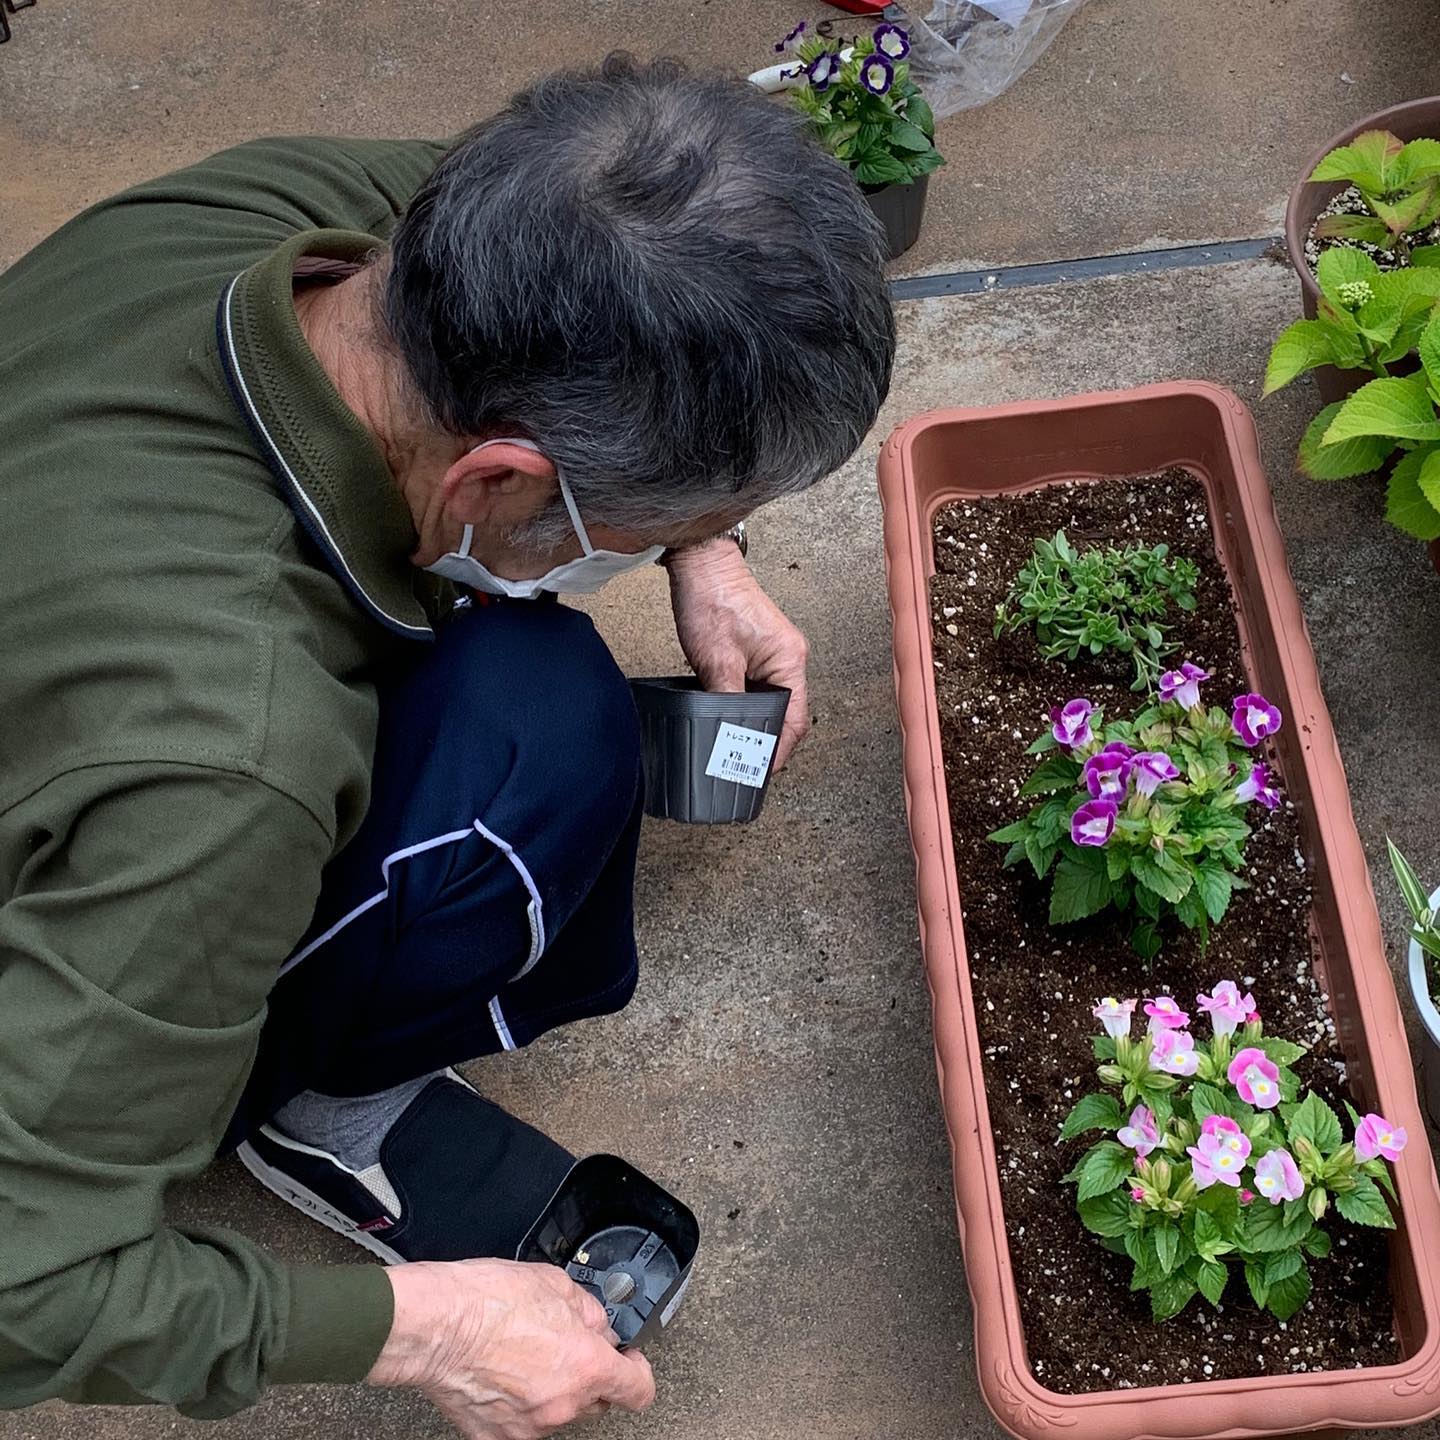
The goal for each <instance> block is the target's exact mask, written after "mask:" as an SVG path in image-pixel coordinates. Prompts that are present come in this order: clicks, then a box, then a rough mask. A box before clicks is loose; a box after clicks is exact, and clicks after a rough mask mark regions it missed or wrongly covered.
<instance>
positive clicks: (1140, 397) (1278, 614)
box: [880, 383, 1440, 1440]
mask: <svg viewBox="0 0 1440 1440" xmlns="http://www.w3.org/2000/svg"><path fill="white" fill-rule="evenodd" d="M1172 465H1183V466H1185V467H1187V468H1188V469H1190V470H1191V471H1192V472H1194V473H1195V474H1197V475H1199V476H1200V477H1201V478H1202V479H1203V481H1204V484H1205V487H1206V491H1207V494H1208V497H1209V502H1210V507H1211V512H1212V523H1213V527H1214V538H1215V544H1216V549H1217V551H1218V553H1219V556H1220V559H1221V562H1222V563H1223V565H1224V566H1225V568H1226V570H1227V572H1228V574H1229V576H1230V579H1231V581H1232V583H1233V585H1234V587H1235V591H1236V597H1237V600H1238V602H1239V614H1238V617H1237V618H1238V621H1239V627H1240V636H1241V640H1242V644H1243V647H1244V651H1245V657H1246V668H1247V671H1248V673H1249V675H1250V678H1251V680H1252V681H1253V683H1254V685H1255V687H1256V688H1257V689H1258V690H1261V691H1263V692H1264V693H1265V694H1266V695H1268V696H1270V697H1271V699H1273V700H1274V701H1275V702H1276V703H1277V704H1279V705H1280V706H1281V707H1282V709H1283V710H1284V711H1285V713H1286V715H1287V717H1293V720H1294V723H1287V724H1286V726H1285V728H1284V730H1283V731H1281V733H1280V735H1279V737H1278V738H1279V751H1280V761H1281V768H1282V770H1283V774H1284V779H1285V784H1286V789H1287V791H1288V793H1289V794H1290V796H1291V797H1292V798H1293V799H1294V801H1295V804H1296V806H1297V809H1298V811H1299V812H1300V815H1301V823H1302V828H1303V832H1304V835H1305V842H1306V846H1307V849H1308V851H1309V854H1310V856H1311V858H1312V860H1313V865H1314V890H1315V901H1314V910H1313V914H1312V916H1311V922H1312V927H1313V931H1314V934H1315V936H1316V937H1317V942H1318V949H1319V965H1320V967H1321V971H1322V976H1321V978H1322V979H1323V981H1324V983H1325V986H1326V988H1327V990H1328V993H1329V995H1330V1000H1331V1006H1332V1008H1333V1011H1334V1015H1335V1020H1336V1025H1337V1029H1338V1031H1339V1036H1340V1043H1341V1045H1342V1046H1343V1048H1344V1050H1345V1053H1346V1057H1347V1060H1348V1063H1349V1068H1350V1080H1351V1085H1352V1088H1353V1090H1354V1093H1355V1096H1356V1099H1357V1101H1360V1102H1363V1104H1362V1108H1366V1107H1369V1108H1373V1109H1376V1110H1379V1111H1381V1112H1382V1113H1384V1114H1386V1115H1388V1116H1389V1117H1390V1118H1391V1119H1392V1120H1394V1121H1396V1122H1397V1123H1399V1124H1401V1125H1405V1126H1406V1127H1407V1128H1408V1129H1409V1130H1410V1133H1411V1134H1412V1135H1413V1136H1415V1137H1416V1139H1417V1140H1418V1141H1419V1142H1420V1143H1418V1144H1412V1145H1411V1146H1410V1147H1409V1149H1408V1150H1406V1152H1405V1154H1404V1155H1403V1157H1402V1159H1401V1161H1400V1164H1399V1165H1398V1167H1397V1172H1396V1180H1397V1182H1398V1185H1399V1191H1400V1199H1401V1210H1402V1218H1401V1226H1400V1229H1399V1230H1397V1231H1396V1232H1395V1233H1394V1238H1393V1241H1392V1244H1391V1290H1392V1294H1393V1295H1394V1300H1395V1327H1396V1333H1397V1337H1398V1339H1399V1342H1400V1348H1401V1352H1402V1354H1403V1355H1404V1357H1405V1358H1404V1359H1403V1360H1402V1361H1400V1362H1399V1363H1398V1364H1395V1365H1391V1366H1386V1367H1383V1368H1369V1369H1362V1370H1338V1371H1324V1372H1312V1373H1308V1374H1298V1375H1285V1376H1279V1377H1277V1376H1274V1375H1265V1376H1257V1377H1255V1378H1253V1379H1244V1380H1225V1381H1206V1382H1203V1383H1199V1384H1193V1385H1184V1386H1163V1387H1154V1388H1150V1389H1134V1390H1113V1391H1098V1392H1093V1393H1089V1394H1084V1395H1064V1394H1060V1393H1058V1392H1055V1391H1052V1390H1049V1389H1047V1388H1046V1387H1045V1386H1044V1385H1042V1384H1041V1383H1040V1382H1039V1381H1037V1380H1036V1379H1035V1377H1034V1375H1033V1373H1032V1371H1031V1369H1030V1365H1029V1362H1028V1359H1027V1356H1026V1345H1025V1333H1024V1330H1023V1328H1022V1325H1021V1319H1020V1309H1019V1301H1018V1296H1017V1294H1016V1286H1015V1281H1014V1277H1013V1274H1012V1272H1011V1265H1010V1254H1009V1246H1008V1242H1007V1238H1006V1232H1005V1220H1004V1216H1003V1214H1002V1211H1001V1192H1000V1186H999V1181H998V1177H997V1173H996V1154H995V1142H994V1139H993V1136H992V1134H991V1127H990V1117H989V1110H988V1105H987V1101H986V1097H985V1090H984V1081H983V1075H982V1070H981V1054H980V1042H979V1036H978V1032H977V1029H976V1024H975V1019H974V1014H973V1007H972V1000H971V990H970V969H969V964H968V962H967V959H966V952H965V934H964V929H963V926H962V923H961V908H960V893H961V892H960V885H959V883H958V881H957V876H956V873H955V862H954V855H953V851H952V846H951V833H950V810H949V803H948V800H947V797H946V787H945V771H944V766H943V763H942V757H941V742H940V726H939V719H938V714H937V709H936V698H935V682H934V667H933V664H932V655H931V632H930V604H929V594H928V581H929V577H930V576H931V575H932V573H933V572H934V559H933V554H932V538H931V537H932V531H931V522H932V518H933V517H934V515H935V512H936V511H937V510H938V509H939V507H940V506H941V505H944V504H947V503H949V502H950V501H953V500H957V499H964V498H967V497H973V496H993V495H999V494H1004V493H1013V492H1017V491H1023V490H1029V489H1034V488H1036V487H1039V486H1042V485H1045V484H1047V483H1049V482H1051V481H1055V480H1060V479H1075V478H1082V477H1102V476H1121V475H1129V474H1138V473H1143V472H1151V471H1160V470H1164V469H1166V468H1167V467H1169V466H1172ZM880 492H881V497H882V500H883V502H884V508H885V555H886V569H887V574H888V578H889V593H890V606H891V611H892V615H893V618H894V629H895V642H894V643H895V679H896V689H897V692H898V700H899V712H900V726H901V733H902V741H903V753H904V777H905V797H906V807H907V810H908V812H909V819H910V835H911V841H912V844H913V846H914V850H915V859H916V880H917V888H918V891H919V907H920V927H921V937H922V944H923V949H924V955H925V967H926V972H927V977H928V980H929V985H930V991H931V995H932V998H933V1001H934V1009H935V1052H936V1059H937V1062H938V1067H939V1074H940V1088H941V1093H942V1098H943V1103H944V1110H945V1117H946V1124H947V1127H948V1129H949V1133H950V1141H951V1145H952V1147H953V1151H954V1160H955V1167H954V1169H955V1194H956V1201H957V1208H958V1212H959V1220H960V1242H961V1246H962V1249H963V1251H964V1256H965V1269H966V1274H967V1276H968V1279H969V1284H970V1293H971V1296H972V1298H973V1301H974V1309H975V1347H976V1358H977V1363H978V1369H979V1377H980V1385H981V1388H982V1391H983V1393H984V1395H985V1399H986V1401H987V1403H988V1404H989V1406H990V1408H991V1410H993V1411H994V1413H995V1415H996V1417H997V1418H998V1419H999V1421H1000V1423H1001V1424H1002V1425H1003V1426H1004V1427H1005V1428H1006V1429H1007V1430H1008V1431H1009V1432H1010V1433H1011V1434H1012V1435H1017V1436H1021V1437H1026V1440H1042V1437H1043V1440H1059V1437H1073V1440H1122V1437H1123V1440H1137V1437H1153V1440H1162V1437H1177V1440H1179V1437H1201V1436H1225V1437H1227V1440H1240V1437H1245V1436H1278V1435H1290V1434H1300V1433H1313V1432H1315V1431H1320V1430H1326V1429H1336V1428H1338V1429H1355V1428H1370V1427H1372V1426H1390V1425H1403V1424H1409V1423H1412V1422H1415V1421H1419V1420H1423V1419H1425V1418H1427V1417H1429V1416H1432V1415H1434V1414H1436V1413H1440V1285H1437V1279H1440V1267H1437V1266H1436V1265H1435V1257H1436V1256H1437V1255H1440V1190H1437V1185H1436V1179H1435V1171H1434V1167H1433V1164H1432V1162H1431V1158H1430V1151H1429V1147H1428V1146H1427V1145H1426V1144H1425V1143H1424V1137H1425V1129H1424V1120H1423V1118H1422V1116H1421V1113H1420V1107H1419V1103H1418V1101H1417V1098H1416V1092H1415V1073H1414V1069H1413V1067H1412V1063H1411V1059H1410V1054H1409V1051H1408V1049H1407V1047H1406V1043H1405V1029H1404V1024H1403V1021H1402V1018H1401V1012H1400V1005H1399V1001H1398V1000H1397V998H1396V993H1395V987H1394V984H1393V983H1392V980H1391V976H1390V971H1389V967H1388V966H1387V964H1386V960H1385V948H1384V942H1383V940H1382V938H1381V932H1380V921H1379V917H1378V915H1377V913H1376V910H1375V900H1374V895H1373V893H1372V891H1371V889H1370V880H1369V876H1368V873H1367V871H1366V867H1365V856H1364V852H1363V851H1362V849H1361V846H1360V839H1359V836H1358V835H1357V834H1356V830H1355V822H1354V819H1353V817H1352V815H1351V812H1350V800H1349V794H1348V792H1347V789H1346V785H1345V773H1344V771H1343V769H1342V768H1341V763H1340V754H1339V751H1338V749H1337V748H1336V743H1335V735H1334V732H1333V730H1332V729H1331V725H1330V717H1329V714H1328V713H1327V711H1326V709H1325V701H1324V698H1323V697H1322V695H1321V693H1320V683H1319V678H1318V676H1317V673H1316V669H1315V658H1314V655H1313V653H1312V651H1311V648H1310V641H1309V636H1308V634H1307V632H1306V629H1305V621H1304V617H1303V616H1302V614H1301V610H1300V603H1299V599H1298V597H1297V596H1296V593H1295V588H1294V585H1293V584H1292V582H1291V579H1290V573H1289V570H1288V568H1287V566H1286V560H1285V550H1284V546H1283V543H1282V541H1281V538H1280V531H1279V527H1278V525H1277V524H1276V520H1275V512H1274V508H1273V505H1272V502H1271V497H1270V492H1269V489H1268V488H1267V486H1266V482H1265V476H1264V472H1263V471H1262V469H1261V466H1260V453H1259V447H1258V444H1257V441H1256V436H1255V429H1254V425H1253V423H1252V421H1251V419H1250V416H1249V413H1248V411H1247V410H1246V409H1245V407H1244V405H1243V404H1241V402H1240V401H1239V400H1238V399H1237V398H1236V397H1235V396H1234V395H1232V394H1230V393H1229V392H1228V391H1225V390H1222V389H1220V388H1219V387H1217V386H1213V385H1206V384H1198V383H1182V384H1170V385H1155V386H1150V387H1148V388H1146V389H1142V390H1131V391H1124V392H1118V393H1115V394H1107V395H1082V396H1077V397H1074V398H1071V399H1066V400H1056V401H1046V402H1041V403H1037V404H1021V405H1003V406H997V407H995V408H992V409H977V410H942V411H937V412H935V413H933V414H929V415H923V416H921V417H919V418H918V419H915V420H912V421H910V422H909V423H908V424H906V425H902V426H901V427H900V428H899V429H898V430H896V431H895V433H894V434H893V435H892V436H891V437H890V439H889V440H888V441H887V442H886V444H885V447H884V449H883V451H882V453H881V457H880ZM1156 538H1157V539H1159V538H1162V537H1158V536H1157V537H1156ZM1075 1223H1076V1225H1077V1226H1078V1225H1079V1223H1080V1222H1079V1220H1078V1219H1077V1220H1076V1222H1075Z"/></svg>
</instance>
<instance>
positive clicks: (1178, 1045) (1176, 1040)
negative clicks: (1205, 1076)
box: [1150, 1030, 1200, 1075]
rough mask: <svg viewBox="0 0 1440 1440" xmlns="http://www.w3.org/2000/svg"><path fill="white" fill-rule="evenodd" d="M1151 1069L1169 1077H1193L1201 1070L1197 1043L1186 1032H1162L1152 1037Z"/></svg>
mask: <svg viewBox="0 0 1440 1440" xmlns="http://www.w3.org/2000/svg"><path fill="white" fill-rule="evenodd" d="M1151 1038H1152V1040H1153V1041H1154V1047H1153V1048H1152V1049H1151V1051H1150V1068H1151V1069H1152V1070H1163V1071H1164V1072H1165V1073H1166V1074H1167V1075H1193V1074H1194V1073H1195V1072H1196V1071H1197V1070H1198V1069H1199V1068H1200V1056H1199V1055H1198V1054H1197V1053H1196V1050H1195V1041H1194V1040H1193V1039H1191V1037H1190V1034H1189V1032H1188V1031H1186V1030H1162V1031H1161V1032H1160V1033H1159V1034H1158V1035H1154V1036H1152V1037H1151Z"/></svg>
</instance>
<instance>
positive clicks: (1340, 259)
mask: <svg viewBox="0 0 1440 1440" xmlns="http://www.w3.org/2000/svg"><path fill="white" fill-rule="evenodd" d="M1380 273H1381V272H1380V267H1379V266H1378V265H1377V264H1376V263H1375V261H1374V260H1373V259H1371V258H1370V256H1369V255H1367V254H1366V253H1365V252H1364V251H1363V250H1355V249H1352V248H1351V247H1350V246H1348V245H1335V246H1332V247H1331V248H1330V249H1329V250H1326V251H1324V252H1323V253H1322V254H1321V256H1320V262H1319V264H1318V265H1317V266H1316V267H1315V282H1316V284H1318V285H1319V286H1320V290H1321V293H1322V294H1323V295H1324V296H1325V298H1326V299H1327V300H1329V301H1330V303H1331V304H1332V305H1339V304H1340V287H1341V286H1342V285H1351V284H1354V283H1355V282H1356V281H1357V280H1363V281H1364V282H1365V283H1366V284H1367V285H1370V286H1371V287H1372V288H1373V286H1374V283H1375V281H1376V280H1378V279H1379V278H1380Z"/></svg>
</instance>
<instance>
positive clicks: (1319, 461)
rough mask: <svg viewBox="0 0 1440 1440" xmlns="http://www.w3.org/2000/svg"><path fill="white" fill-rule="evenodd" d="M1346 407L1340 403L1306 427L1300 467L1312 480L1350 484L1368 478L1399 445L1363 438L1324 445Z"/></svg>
mask: <svg viewBox="0 0 1440 1440" xmlns="http://www.w3.org/2000/svg"><path fill="white" fill-rule="evenodd" d="M1344 403H1345V402H1344V401H1343V400H1337V401H1336V402H1335V403H1334V404H1333V405H1327V406H1326V407H1325V408H1324V409H1323V410H1322V411H1321V412H1320V413H1319V414H1318V415H1317V416H1316V417H1315V418H1314V419H1313V420H1312V421H1311V422H1310V424H1309V425H1308V426H1307V427H1306V430H1305V437H1304V439H1302V440H1301V442H1300V456H1299V461H1298V465H1299V469H1300V472H1301V474H1303V475H1308V476H1309V477H1310V478H1311V479H1312V480H1348V479H1350V477H1351V476H1353V475H1368V474H1369V473H1370V472H1371V471H1372V470H1378V469H1379V468H1380V467H1381V466H1382V465H1383V464H1384V463H1385V458H1386V456H1388V455H1389V454H1390V452H1391V451H1392V450H1393V449H1394V448H1395V442H1394V441H1393V440H1391V439H1390V438H1389V436H1385V435H1362V436H1360V437H1359V438H1358V439H1355V440H1342V441H1341V442H1340V443H1339V444H1338V445H1325V444H1323V443H1322V441H1323V440H1324V438H1325V432H1326V431H1327V430H1328V429H1329V428H1330V425H1331V423H1332V422H1333V421H1334V419H1335V417H1336V416H1337V415H1338V414H1339V413H1340V411H1341V408H1342V407H1343V406H1344Z"/></svg>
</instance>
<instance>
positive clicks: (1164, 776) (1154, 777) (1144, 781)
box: [1132, 750, 1180, 795]
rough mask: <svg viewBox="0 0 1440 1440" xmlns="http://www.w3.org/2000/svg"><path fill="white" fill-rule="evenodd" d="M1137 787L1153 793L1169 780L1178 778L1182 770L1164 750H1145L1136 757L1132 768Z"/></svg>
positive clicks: (1148, 793)
mask: <svg viewBox="0 0 1440 1440" xmlns="http://www.w3.org/2000/svg"><path fill="white" fill-rule="evenodd" d="M1132 773H1133V775H1134V776H1135V788H1136V789H1137V790H1138V791H1139V792H1140V793H1141V794H1142V795H1153V794H1154V793H1155V792H1156V791H1157V790H1158V789H1159V788H1160V787H1161V786H1162V785H1163V784H1164V783H1165V782H1166V781H1167V780H1178V779H1179V778H1180V770H1179V768H1178V767H1177V766H1176V764H1175V762H1174V761H1173V760H1172V759H1171V758H1170V757H1169V756H1168V755H1167V754H1166V753H1165V752H1164V751H1163V750H1145V751H1142V752H1141V753H1140V754H1139V755H1137V756H1136V757H1135V761H1134V766H1133V770H1132Z"/></svg>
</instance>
